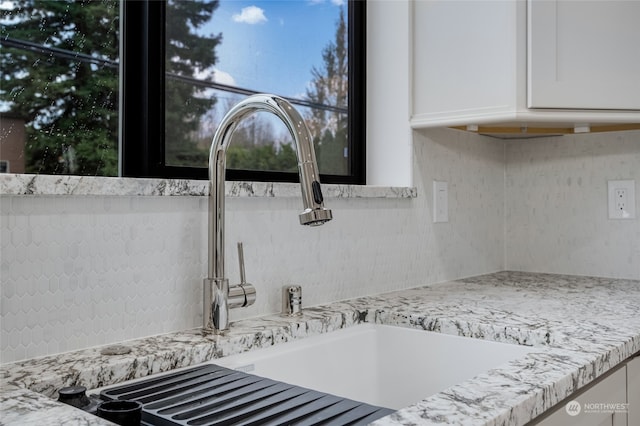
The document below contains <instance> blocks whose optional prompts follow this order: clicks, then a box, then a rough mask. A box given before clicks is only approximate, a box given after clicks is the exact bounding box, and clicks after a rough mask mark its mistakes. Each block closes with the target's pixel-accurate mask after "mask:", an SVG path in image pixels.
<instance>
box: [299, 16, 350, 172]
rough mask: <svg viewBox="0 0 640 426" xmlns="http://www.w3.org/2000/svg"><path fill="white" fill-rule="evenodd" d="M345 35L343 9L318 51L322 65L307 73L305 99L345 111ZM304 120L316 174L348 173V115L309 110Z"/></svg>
mask: <svg viewBox="0 0 640 426" xmlns="http://www.w3.org/2000/svg"><path fill="white" fill-rule="evenodd" d="M347 36H348V34H347V23H346V21H345V16H344V10H343V9H340V16H339V18H338V22H337V24H336V32H335V39H334V40H333V41H331V42H329V43H328V44H327V46H326V47H325V48H324V49H323V51H322V59H323V66H322V67H321V68H316V67H313V69H312V70H311V74H312V76H313V80H312V83H311V84H312V87H311V88H310V89H308V90H307V98H308V99H309V100H310V101H312V102H315V103H318V104H325V105H332V106H336V107H340V108H347V103H348V89H349V84H348V83H349V79H348V64H349V58H348V49H347V40H348V39H347ZM306 121H307V125H308V126H309V130H310V131H311V134H312V135H313V139H314V145H315V149H316V156H317V158H318V167H319V168H320V172H321V173H325V174H346V173H348V171H349V170H348V162H347V159H346V158H345V156H344V152H345V150H346V149H347V147H348V140H347V134H348V133H347V129H348V116H347V115H346V114H342V113H339V112H334V111H326V110H322V109H313V110H312V111H311V113H310V114H309V115H308V116H307V120H306Z"/></svg>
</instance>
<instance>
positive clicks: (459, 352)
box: [212, 324, 538, 409]
mask: <svg viewBox="0 0 640 426" xmlns="http://www.w3.org/2000/svg"><path fill="white" fill-rule="evenodd" d="M537 351H538V349H536V348H533V347H530V346H520V345H513V344H506V343H497V342H491V341H486V340H479V339H472V338H468V337H459V336H452V335H447V334H442V333H435V332H429V331H423V330H415V329H408V328H401V327H394V326H386V325H377V324H363V325H358V326H354V327H350V328H346V329H342V330H339V331H335V332H331V333H327V334H322V335H318V336H314V337H309V338H305V339H302V340H298V341H295V342H290V343H287V344H283V345H278V346H274V347H270V348H266V349H260V350H256V351H252V352H247V353H243V354H238V355H232V356H229V357H224V358H220V359H215V360H213V361H212V363H215V364H217V365H220V366H223V367H227V368H230V369H235V370H241V371H244V372H247V373H250V374H255V375H258V376H263V377H267V378H270V379H274V380H279V381H282V382H285V383H290V384H295V385H298V386H303V387H306V388H310V389H315V390H318V391H321V392H326V393H330V394H333V395H338V396H342V397H345V398H350V399H354V400H357V401H363V402H366V403H368V404H372V405H376V406H381V407H387V408H392V409H400V408H402V407H406V406H408V405H411V404H413V403H415V402H417V401H419V400H421V399H424V398H426V397H428V396H430V395H433V394H435V393H438V392H441V391H443V390H444V389H446V388H448V387H449V386H452V385H455V384H458V383H461V382H463V381H465V380H467V379H470V378H472V377H474V376H476V375H478V374H480V373H483V372H485V371H487V370H490V369H492V368H495V367H498V366H499V365H501V364H504V363H506V362H508V361H510V360H513V359H516V358H520V357H522V356H524V355H526V354H528V353H531V352H537Z"/></svg>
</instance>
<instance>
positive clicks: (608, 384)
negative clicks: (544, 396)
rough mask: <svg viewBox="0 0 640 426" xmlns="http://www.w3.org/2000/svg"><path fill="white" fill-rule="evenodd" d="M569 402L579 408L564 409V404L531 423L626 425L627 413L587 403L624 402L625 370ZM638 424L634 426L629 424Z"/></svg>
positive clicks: (545, 425) (622, 369) (556, 425)
mask: <svg viewBox="0 0 640 426" xmlns="http://www.w3.org/2000/svg"><path fill="white" fill-rule="evenodd" d="M570 399H571V403H575V402H577V403H578V404H579V408H577V409H574V410H571V409H568V408H567V405H568V404H569V403H568V402H567V401H565V402H562V403H561V406H559V407H558V408H556V409H554V410H555V411H553V412H552V414H551V415H549V416H548V417H546V418H544V419H543V420H541V421H539V422H536V421H535V420H534V421H533V424H535V425H538V426H627V414H626V413H624V412H619V413H613V412H607V410H605V409H600V408H599V407H596V406H593V405H590V404H607V403H622V404H624V403H626V402H627V370H626V367H622V368H619V369H618V370H617V371H615V372H614V373H613V374H611V375H609V376H608V377H606V378H605V379H603V380H601V381H599V382H598V383H596V384H595V385H593V386H592V387H590V388H589V389H587V390H586V391H583V392H582V393H578V395H576V396H575V397H571V398H570ZM631 424H634V425H636V424H638V423H629V425H631Z"/></svg>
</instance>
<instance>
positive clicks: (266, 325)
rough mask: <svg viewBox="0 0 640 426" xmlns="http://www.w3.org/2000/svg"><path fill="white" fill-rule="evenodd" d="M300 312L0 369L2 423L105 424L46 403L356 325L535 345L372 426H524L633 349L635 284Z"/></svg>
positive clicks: (542, 280)
mask: <svg viewBox="0 0 640 426" xmlns="http://www.w3.org/2000/svg"><path fill="white" fill-rule="evenodd" d="M304 312H305V313H304V315H303V316H302V317H298V318H284V317H281V316H275V315H274V316H268V317H262V318H257V319H253V320H243V321H239V322H236V323H233V324H232V326H231V332H230V333H229V335H227V336H224V337H219V336H203V335H202V334H201V332H200V330H189V331H186V332H180V333H171V334H166V335H161V336H155V337H150V338H145V339H137V340H132V341H127V342H122V343H123V344H125V345H126V346H129V347H130V348H131V349H132V351H131V353H129V354H126V355H117V356H103V355H100V349H101V348H91V349H86V350H82V351H76V352H70V353H65V354H60V355H57V356H49V357H42V358H36V359H31V360H27V361H22V362H16V363H12V364H5V365H2V366H1V367H0V378H2V383H3V388H2V392H1V393H0V411H1V413H2V418H3V424H6V425H10V424H16V425H17V424H20V425H24V424H28V423H24V421H23V419H30V421H32V422H33V423H32V424H41V425H63V424H64V425H81V424H82V425H84V424H96V425H99V424H106V423H104V421H103V420H101V419H98V418H95V417H94V418H86V417H85V416H84V413H82V412H79V410H76V409H73V408H71V407H66V406H62V405H60V404H58V403H56V402H55V401H53V400H51V399H50V398H55V397H56V391H57V389H59V388H61V387H64V386H70V385H75V384H82V385H84V386H86V387H87V388H89V389H92V388H96V387H101V386H105V385H108V384H113V383H119V382H123V381H125V380H129V379H132V378H137V377H143V376H147V375H149V374H154V373H158V372H162V371H168V370H171V369H174V368H177V367H184V366H189V365H194V364H198V363H201V362H203V361H206V360H210V359H214V358H219V357H222V356H226V355H231V354H234V353H239V352H242V351H246V350H252V349H257V348H262V347H267V346H270V345H273V344H280V343H284V342H287V341H290V340H292V339H298V338H303V337H305V336H309V335H314V334H318V333H324V332H329V331H333V330H336V329H339V328H343V327H348V326H351V325H354V324H357V323H360V322H375V323H382V324H391V325H398V326H404V327H412V328H422V329H425V330H431V331H436V332H442V333H449V334H456V335H462V336H468V337H474V338H480V339H487V340H494V341H501V342H507V343H516V344H524V345H533V346H538V347H540V348H543V349H544V350H542V351H540V352H536V353H531V354H528V355H526V356H524V357H522V358H519V359H517V360H514V361H511V362H509V363H507V364H504V365H502V366H500V367H499V368H496V369H493V370H490V371H489V372H487V373H484V374H481V375H478V376H476V377H474V378H473V379H470V380H467V381H465V382H463V383H461V384H458V385H455V386H453V387H451V388H449V389H447V390H445V391H443V392H441V393H438V394H436V395H433V396H430V397H427V398H425V399H423V400H422V401H419V402H417V403H416V404H413V405H411V406H409V407H406V408H403V409H401V410H399V411H397V412H396V413H394V414H392V415H391V416H388V417H385V418H383V419H380V420H378V421H377V422H376V423H375V424H376V425H400V424H403V425H408V424H411V425H416V424H419V425H422V424H424V425H430V424H457V425H478V426H480V425H483V426H490V425H514V426H518V425H524V424H525V423H527V422H528V421H530V420H531V419H533V418H535V417H536V416H538V415H539V414H541V413H543V412H544V411H546V410H548V409H549V408H551V407H552V406H553V405H555V404H556V403H558V402H559V401H562V400H563V399H564V398H566V397H567V396H569V395H570V394H572V393H573V392H575V391H576V390H578V389H580V388H582V387H583V386H585V385H586V384H588V383H590V382H592V381H593V380H594V379H596V378H597V377H599V376H601V375H602V374H604V373H606V372H607V371H608V370H610V369H611V368H613V367H615V366H616V365H617V364H619V363H620V362H622V361H624V360H625V359H627V358H628V357H630V356H631V355H633V354H635V353H636V352H638V351H640V315H638V312H640V281H633V280H616V279H605V278H593V277H576V276H565V275H550V274H532V273H519V272H499V273H495V274H489V275H483V276H479V277H472V278H468V279H461V280H457V281H452V282H447V283H441V284H435V285H430V286H426V287H421V288H416V289H411V290H404V291H399V292H393V293H387V294H384V295H378V296H372V297H362V298H358V299H353V300H349V301H344V302H338V303H333V304H330V305H327V306H320V307H313V308H306V309H305V311H304ZM18 414H19V416H18ZM18 417H19V418H20V420H19V421H17V420H16V421H14V422H12V419H18Z"/></svg>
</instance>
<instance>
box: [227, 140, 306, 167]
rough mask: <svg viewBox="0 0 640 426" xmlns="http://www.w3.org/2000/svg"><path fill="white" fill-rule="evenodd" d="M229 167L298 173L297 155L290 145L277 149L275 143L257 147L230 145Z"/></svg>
mask: <svg viewBox="0 0 640 426" xmlns="http://www.w3.org/2000/svg"><path fill="white" fill-rule="evenodd" d="M227 167H228V168H231V169H239V170H271V171H283V172H296V171H298V162H297V160H296V153H295V151H294V150H293V148H292V147H291V145H290V144H286V145H280V147H279V149H278V148H276V145H275V144H274V143H268V144H262V145H259V146H255V147H251V148H248V147H245V146H237V145H229V148H228V149H227Z"/></svg>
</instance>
